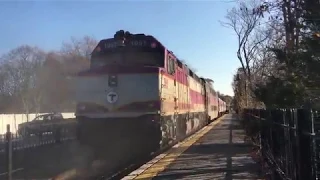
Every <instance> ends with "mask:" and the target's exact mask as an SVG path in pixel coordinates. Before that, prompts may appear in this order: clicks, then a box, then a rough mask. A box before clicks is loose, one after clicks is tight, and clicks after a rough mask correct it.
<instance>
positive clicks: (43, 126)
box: [18, 113, 76, 137]
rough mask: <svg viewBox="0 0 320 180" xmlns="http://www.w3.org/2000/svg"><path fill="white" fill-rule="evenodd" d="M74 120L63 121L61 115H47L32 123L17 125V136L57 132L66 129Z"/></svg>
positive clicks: (38, 117)
mask: <svg viewBox="0 0 320 180" xmlns="http://www.w3.org/2000/svg"><path fill="white" fill-rule="evenodd" d="M75 122H76V121H75V120H65V119H64V118H63V116H62V114H61V113H47V114H41V115H39V116H37V117H35V118H34V119H33V120H32V121H29V122H25V123H21V124H19V125H18V134H19V135H21V136H23V137H26V136H30V135H32V134H34V135H38V136H39V135H42V134H43V133H45V132H52V133H54V132H57V131H60V130H61V129H63V128H68V127H69V126H71V125H72V124H73V123H75Z"/></svg>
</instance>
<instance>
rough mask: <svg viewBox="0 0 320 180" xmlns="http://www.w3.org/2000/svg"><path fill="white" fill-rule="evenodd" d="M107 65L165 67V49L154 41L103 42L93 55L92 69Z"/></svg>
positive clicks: (109, 40) (111, 40) (110, 40)
mask: <svg viewBox="0 0 320 180" xmlns="http://www.w3.org/2000/svg"><path fill="white" fill-rule="evenodd" d="M105 65H138V66H155V67H164V48H163V47H162V46H161V45H160V44H159V43H158V42H157V41H154V40H152V39H151V40H150V39H133V40H127V41H122V40H115V39H108V40H102V41H100V42H99V44H98V46H97V47H96V48H95V50H94V52H93V53H92V57H91V68H95V67H101V66H105Z"/></svg>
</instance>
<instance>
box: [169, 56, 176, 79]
mask: <svg viewBox="0 0 320 180" xmlns="http://www.w3.org/2000/svg"><path fill="white" fill-rule="evenodd" d="M167 71H168V73H169V74H172V75H173V74H174V73H175V62H174V59H173V58H172V57H170V56H169V57H168V61H167Z"/></svg>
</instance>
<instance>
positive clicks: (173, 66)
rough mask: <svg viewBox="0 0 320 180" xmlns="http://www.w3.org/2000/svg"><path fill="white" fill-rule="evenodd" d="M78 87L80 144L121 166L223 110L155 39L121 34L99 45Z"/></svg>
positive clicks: (207, 84)
mask: <svg viewBox="0 0 320 180" xmlns="http://www.w3.org/2000/svg"><path fill="white" fill-rule="evenodd" d="M76 85H77V88H76V99H77V110H76V114H75V115H76V118H77V121H78V139H79V141H80V142H81V143H82V144H85V145H89V146H91V147H93V148H94V149H96V151H97V153H98V152H100V153H98V154H99V156H104V155H109V156H110V154H112V158H115V159H118V161H117V162H118V163H125V161H130V160H131V159H132V158H134V157H138V156H140V155H141V156H142V155H147V154H150V153H151V152H155V151H157V150H159V149H160V148H161V147H163V146H167V145H170V144H173V143H174V142H177V141H180V140H182V139H184V138H186V137H187V136H189V135H191V134H192V133H194V132H195V131H197V130H199V129H200V128H202V127H203V126H205V125H206V124H208V123H209V121H210V120H213V119H215V118H217V117H218V116H219V115H221V114H222V113H223V112H224V109H225V108H224V106H225V104H224V102H223V101H222V100H221V99H219V98H218V97H217V93H216V92H215V91H214V89H213V87H212V85H211V84H210V82H209V81H208V80H206V79H204V78H200V77H198V76H197V75H196V74H195V73H194V72H192V70H190V69H189V68H188V67H187V66H186V65H185V64H183V63H182V62H181V61H180V60H179V59H178V58H177V57H176V56H175V55H174V54H173V53H172V52H171V51H169V50H167V49H166V48H165V47H164V46H163V45H162V44H161V43H160V42H159V41H158V40H157V39H155V38H154V37H153V36H149V35H145V34H131V33H129V32H124V31H122V30H121V31H118V32H117V33H116V34H115V35H114V37H113V38H109V39H104V40H101V41H100V42H99V43H98V45H97V47H96V48H95V49H94V50H93V52H92V55H91V62H90V69H89V70H87V71H84V72H81V73H79V74H78V76H77V82H76ZM120 160H121V161H122V162H120ZM115 166H116V165H115Z"/></svg>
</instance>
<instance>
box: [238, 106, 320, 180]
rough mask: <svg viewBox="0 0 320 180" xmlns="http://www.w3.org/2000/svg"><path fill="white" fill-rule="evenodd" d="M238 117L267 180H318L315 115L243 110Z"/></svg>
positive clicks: (319, 121) (318, 116) (318, 122)
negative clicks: (254, 149) (263, 168)
mask: <svg viewBox="0 0 320 180" xmlns="http://www.w3.org/2000/svg"><path fill="white" fill-rule="evenodd" d="M242 115H243V116H242V120H243V125H244V126H245V129H246V132H247V135H248V136H250V137H251V139H252V140H253V141H254V142H255V143H256V144H258V146H259V147H260V155H261V157H262V161H263V162H264V164H266V165H267V166H268V170H269V172H268V174H269V175H270V177H271V179H276V180H277V179H292V180H297V179H299V180H304V179H306V180H307V179H308V180H315V179H318V177H319V170H318V164H319V144H320V143H319V142H320V141H319V140H320V138H319V137H320V133H319V132H320V131H319V130H320V113H319V112H318V111H315V110H306V109H272V110H264V109H246V110H244V112H243V114H242Z"/></svg>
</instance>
